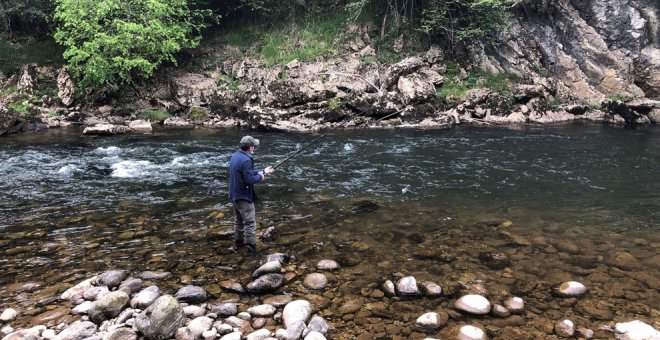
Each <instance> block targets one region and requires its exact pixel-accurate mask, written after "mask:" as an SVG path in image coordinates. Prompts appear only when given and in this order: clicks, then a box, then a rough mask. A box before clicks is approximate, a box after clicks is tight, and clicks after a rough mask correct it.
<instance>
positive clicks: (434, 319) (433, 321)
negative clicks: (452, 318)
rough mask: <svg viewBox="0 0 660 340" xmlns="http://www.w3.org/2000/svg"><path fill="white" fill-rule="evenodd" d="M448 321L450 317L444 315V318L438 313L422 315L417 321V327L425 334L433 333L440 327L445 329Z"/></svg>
mask: <svg viewBox="0 0 660 340" xmlns="http://www.w3.org/2000/svg"><path fill="white" fill-rule="evenodd" d="M447 320H448V315H447V314H444V315H443V317H441V316H440V314H438V313H436V312H429V313H425V314H422V315H421V316H420V317H418V318H417V320H416V321H415V326H417V328H419V329H420V330H421V331H423V332H432V331H435V330H437V329H438V328H440V327H443V326H444V325H445V324H446V323H447Z"/></svg>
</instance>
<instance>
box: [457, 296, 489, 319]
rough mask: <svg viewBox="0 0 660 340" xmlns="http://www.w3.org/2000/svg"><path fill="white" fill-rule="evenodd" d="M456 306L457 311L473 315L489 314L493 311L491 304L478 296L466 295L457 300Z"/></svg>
mask: <svg viewBox="0 0 660 340" xmlns="http://www.w3.org/2000/svg"><path fill="white" fill-rule="evenodd" d="M454 306H455V307H456V308H457V309H460V310H462V311H465V312H468V313H471V314H479V315H481V314H488V313H489V312H490V309H491V304H490V302H489V301H488V299H486V298H485V297H483V296H481V295H476V294H469V295H464V296H462V297H461V298H460V299H458V300H456V303H455V304H454Z"/></svg>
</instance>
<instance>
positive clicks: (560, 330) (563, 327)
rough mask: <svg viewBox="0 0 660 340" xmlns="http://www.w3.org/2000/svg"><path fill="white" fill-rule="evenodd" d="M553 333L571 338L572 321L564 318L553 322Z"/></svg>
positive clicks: (573, 330) (572, 332)
mask: <svg viewBox="0 0 660 340" xmlns="http://www.w3.org/2000/svg"><path fill="white" fill-rule="evenodd" d="M555 334H557V336H559V337H562V338H572V337H573V335H574V334H575V324H573V321H571V320H568V319H565V320H562V321H559V322H557V323H556V324H555Z"/></svg>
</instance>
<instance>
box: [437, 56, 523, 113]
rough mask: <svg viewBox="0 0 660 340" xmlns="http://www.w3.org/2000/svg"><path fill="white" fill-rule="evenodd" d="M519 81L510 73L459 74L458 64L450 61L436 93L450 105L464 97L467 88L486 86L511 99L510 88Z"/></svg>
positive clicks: (482, 72)
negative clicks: (443, 79)
mask: <svg viewBox="0 0 660 340" xmlns="http://www.w3.org/2000/svg"><path fill="white" fill-rule="evenodd" d="M519 82H520V79H518V78H517V77H516V76H514V75H512V74H506V73H491V72H485V71H481V70H478V71H475V72H472V73H469V74H468V75H467V76H461V69H460V66H459V65H457V64H453V63H451V64H448V65H447V72H446V73H445V82H444V84H443V85H442V87H441V88H440V89H439V90H438V92H437V95H438V97H440V98H441V99H443V100H444V101H445V102H447V103H448V104H450V105H451V104H455V103H457V102H458V101H460V100H462V99H465V97H466V96H467V92H468V90H471V89H476V88H488V89H491V90H493V91H495V92H498V93H499V94H501V95H502V96H504V97H506V98H509V99H513V92H512V88H513V86H514V85H515V84H517V83H519Z"/></svg>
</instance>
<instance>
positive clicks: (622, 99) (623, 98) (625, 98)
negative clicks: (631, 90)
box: [611, 94, 632, 103]
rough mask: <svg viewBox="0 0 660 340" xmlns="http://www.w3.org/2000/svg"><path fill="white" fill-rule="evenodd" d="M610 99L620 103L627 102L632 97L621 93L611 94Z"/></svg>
mask: <svg viewBox="0 0 660 340" xmlns="http://www.w3.org/2000/svg"><path fill="white" fill-rule="evenodd" d="M611 99H612V101H613V102H622V103H628V102H630V101H631V100H632V98H630V97H628V96H626V95H622V94H616V95H614V96H612V98H611Z"/></svg>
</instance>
